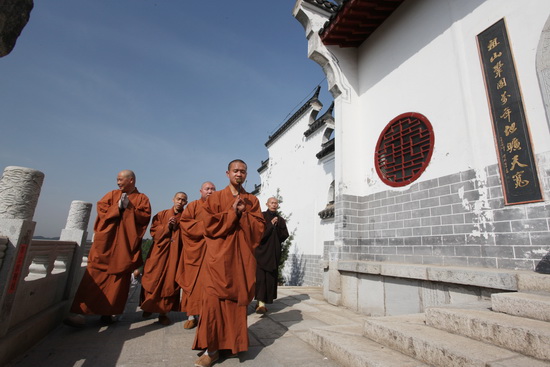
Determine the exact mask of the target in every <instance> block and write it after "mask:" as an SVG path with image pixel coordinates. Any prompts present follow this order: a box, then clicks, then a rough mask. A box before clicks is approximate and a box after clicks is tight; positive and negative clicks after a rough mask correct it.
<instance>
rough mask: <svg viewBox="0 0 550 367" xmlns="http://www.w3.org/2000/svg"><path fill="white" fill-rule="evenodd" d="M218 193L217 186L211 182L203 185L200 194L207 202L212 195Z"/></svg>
mask: <svg viewBox="0 0 550 367" xmlns="http://www.w3.org/2000/svg"><path fill="white" fill-rule="evenodd" d="M214 191H216V185H214V184H213V183H212V182H210V181H206V182H204V183H203V184H202V185H201V189H200V190H199V192H200V193H201V200H202V201H205V200H206V198H207V197H209V196H210V195H212V193H213V192H214Z"/></svg>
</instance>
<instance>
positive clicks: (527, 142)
mask: <svg viewBox="0 0 550 367" xmlns="http://www.w3.org/2000/svg"><path fill="white" fill-rule="evenodd" d="M477 41H478V47H479V54H480V57H481V64H482V66H483V74H484V77H485V87H486V90H487V98H488V101H489V107H490V110H491V118H492V120H493V132H494V135H495V143H496V149H497V154H498V158H499V167H500V176H501V181H502V190H503V192H504V201H505V204H506V205H513V204H522V203H530V202H536V201H542V191H541V187H540V183H539V178H538V174H537V167H536V164H535V157H534V155H533V150H532V147H531V136H530V135H529V127H528V126H527V118H526V116H525V110H524V108H523V100H522V97H521V91H520V89H519V82H518V78H517V74H516V69H515V67H514V59H513V56H512V49H511V47H510V42H509V40H508V34H507V32H506V24H505V22H504V19H501V20H499V21H498V22H496V23H495V24H493V25H492V26H491V27H489V28H487V29H486V30H485V31H483V32H481V33H480V34H478V36H477Z"/></svg>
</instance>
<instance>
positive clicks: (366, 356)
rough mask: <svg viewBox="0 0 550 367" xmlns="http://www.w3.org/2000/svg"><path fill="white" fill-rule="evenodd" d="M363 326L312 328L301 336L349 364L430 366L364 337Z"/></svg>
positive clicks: (351, 366)
mask: <svg viewBox="0 0 550 367" xmlns="http://www.w3.org/2000/svg"><path fill="white" fill-rule="evenodd" d="M362 329H363V328H362V326H361V325H344V326H342V325H338V326H327V327H321V328H313V329H310V330H309V331H308V333H306V334H304V335H303V336H302V338H303V339H304V340H305V341H306V342H307V343H309V344H310V345H312V346H313V347H314V348H315V349H317V350H318V351H319V352H321V353H322V354H323V355H325V356H327V357H329V358H330V359H332V360H334V361H336V362H337V363H339V364H341V365H342V366H346V367H429V365H427V364H425V363H422V362H420V361H418V360H416V359H414V358H412V357H409V356H406V355H404V354H402V353H400V352H397V351H395V350H392V349H390V348H387V347H385V346H383V345H380V344H378V343H376V342H374V341H372V340H370V339H367V338H365V337H363V335H362Z"/></svg>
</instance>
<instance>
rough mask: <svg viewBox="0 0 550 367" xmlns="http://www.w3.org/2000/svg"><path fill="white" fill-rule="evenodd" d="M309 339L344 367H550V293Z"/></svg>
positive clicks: (497, 297)
mask: <svg viewBox="0 0 550 367" xmlns="http://www.w3.org/2000/svg"><path fill="white" fill-rule="evenodd" d="M305 338H307V341H308V342H309V343H310V344H312V345H313V346H314V347H315V348H317V349H318V350H319V351H320V352H322V353H323V354H325V355H326V356H328V357H330V358H331V359H334V360H335V361H337V362H339V363H341V364H342V365H343V366H357V367H359V366H360V367H419V366H438V367H439V366H441V367H455V366H456V367H458V366H468V367H469V366H479V367H522V366H525V367H539V366H550V293H548V292H541V293H525V292H517V293H495V294H493V295H492V296H491V301H486V302H479V303H476V304H465V305H453V306H438V307H430V308H428V309H426V311H425V313H423V314H413V315H402V316H385V317H369V318H365V321H364V325H363V326H362V327H361V325H338V326H330V327H323V328H315V329H311V330H309V332H308V334H307V335H306V336H305Z"/></svg>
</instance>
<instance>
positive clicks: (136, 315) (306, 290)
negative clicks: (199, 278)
mask: <svg viewBox="0 0 550 367" xmlns="http://www.w3.org/2000/svg"><path fill="white" fill-rule="evenodd" d="M130 292H131V294H130V298H129V301H128V304H127V306H126V311H125V313H124V314H123V315H122V316H121V317H120V319H119V321H118V322H117V323H115V324H112V325H109V326H101V325H100V324H99V322H98V318H97V317H89V318H87V326H86V327H85V328H83V329H75V328H72V327H69V326H66V325H60V326H59V327H58V328H57V329H55V330H54V331H52V332H51V333H50V334H49V335H48V337H46V338H45V339H44V340H42V341H41V342H39V343H38V344H37V345H35V346H34V347H33V348H31V349H30V350H28V351H27V352H26V353H25V354H24V355H21V356H19V357H17V358H15V359H14V360H13V361H11V362H10V363H9V364H8V366H9V367H40V366H55V367H65V366H67V367H69V366H74V367H76V366H78V367H81V366H82V367H90V366H102V367H110V366H121V367H123V366H124V367H126V366H128V367H129V366H151V367H154V366H163V367H170V366H193V364H194V361H195V360H196V359H197V358H198V355H199V352H198V351H193V350H191V345H192V343H193V338H194V335H195V329H193V330H186V329H184V328H183V322H182V321H184V320H185V319H186V316H185V313H179V312H172V313H171V314H170V318H171V319H172V321H173V324H172V325H170V326H162V325H160V324H158V323H157V318H156V317H152V318H149V319H143V318H142V316H141V310H140V309H139V307H138V305H137V299H138V293H139V290H138V287H137V286H133V287H132V289H131V290H130ZM269 311H270V312H269V313H268V314H266V315H258V314H256V313H254V309H253V306H252V305H251V306H249V308H248V314H249V315H248V325H249V328H248V329H249V335H250V348H249V350H248V351H247V352H244V353H240V354H239V356H238V358H229V359H225V360H223V359H220V360H219V361H218V362H217V363H215V364H214V366H226V367H235V366H243V367H245V366H255V367H282V366H285V367H286V366H301V367H314V366H315V367H317V366H326V367H337V366H339V365H338V364H337V363H335V362H334V361H331V360H329V359H328V358H326V357H324V356H323V355H322V354H320V353H319V352H317V351H316V350H315V349H314V348H313V347H312V346H310V345H309V344H308V343H307V342H305V341H304V340H307V338H306V336H307V333H308V330H309V329H310V328H315V327H322V326H331V325H348V326H349V325H362V322H363V319H362V318H361V316H360V315H358V314H356V313H353V312H351V311H348V310H346V309H343V308H339V307H336V306H332V305H330V304H328V303H327V302H326V301H324V299H323V296H322V289H321V288H318V287H280V288H279V298H278V299H277V300H276V301H275V303H273V304H272V305H270V307H269Z"/></svg>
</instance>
